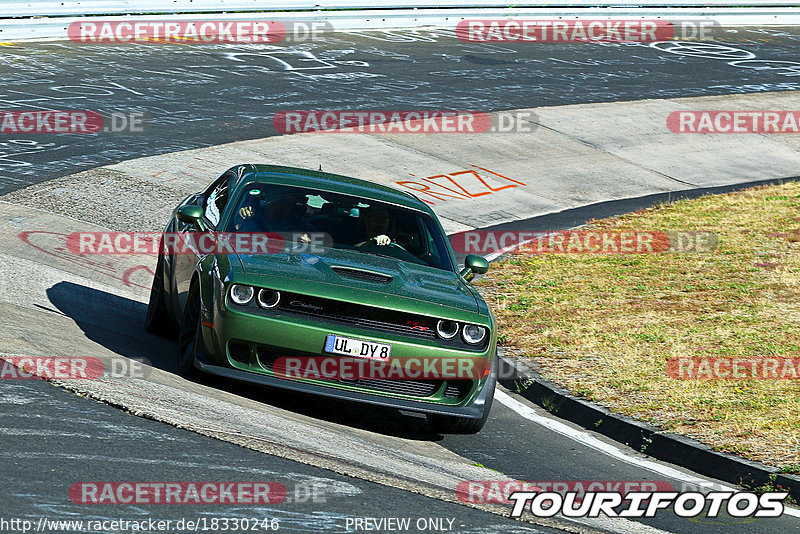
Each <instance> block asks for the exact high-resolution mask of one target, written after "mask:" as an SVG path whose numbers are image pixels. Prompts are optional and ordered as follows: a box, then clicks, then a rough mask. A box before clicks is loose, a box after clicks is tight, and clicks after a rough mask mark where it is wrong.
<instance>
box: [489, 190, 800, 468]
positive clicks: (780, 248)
mask: <svg viewBox="0 0 800 534" xmlns="http://www.w3.org/2000/svg"><path fill="white" fill-rule="evenodd" d="M590 228H591V229H600V230H633V231H648V230H652V231H710V232H714V233H715V234H716V235H717V238H718V246H717V249H716V250H715V251H714V252H710V253H658V254H628V255H619V254H618V255H612V254H606V255H595V254H535V255H531V254H512V255H509V256H508V257H507V258H506V259H504V260H503V261H500V262H498V263H497V264H496V265H494V266H493V268H492V270H491V271H490V272H489V274H488V275H487V276H485V277H483V279H481V280H480V281H478V282H477V286H478V288H479V290H480V291H481V292H482V293H483V295H484V296H485V298H486V299H487V301H488V302H489V303H490V305H491V306H492V308H493V310H494V312H495V314H496V315H497V318H498V321H499V323H500V342H501V344H502V345H503V346H504V347H506V349H507V354H509V355H510V356H513V357H517V358H531V359H533V360H535V363H536V364H537V365H538V367H539V368H540V369H541V372H542V374H543V375H544V376H545V377H546V378H548V379H550V380H552V381H554V382H556V383H558V384H560V385H562V386H564V387H566V388H568V389H570V390H571V391H572V392H573V393H575V394H577V395H580V396H583V397H585V398H587V399H590V400H592V401H596V402H598V403H600V404H603V405H605V406H607V407H609V408H610V409H612V410H614V411H616V412H619V413H624V414H627V415H631V416H634V417H637V418H639V419H641V420H645V421H647V422H649V423H652V424H655V425H658V426H660V427H662V428H664V429H667V430H670V431H673V432H678V433H681V434H685V435H687V436H691V437H693V438H696V439H699V440H701V441H704V442H706V443H708V444H710V445H711V446H713V447H714V448H716V449H717V450H721V451H727V452H733V453H737V454H740V455H742V456H744V457H747V458H750V459H754V460H760V461H763V462H766V463H768V464H772V465H775V466H778V467H781V468H783V469H784V470H785V471H787V472H792V471H793V470H794V469H797V466H798V465H800V381H798V380H676V379H673V378H670V377H669V376H667V374H666V372H665V366H666V361H667V360H668V359H669V358H674V357H704V356H707V357H718V358H719V357H723V358H730V357H755V358H758V357H764V356H777V357H783V358H797V357H800V328H798V326H800V183H797V182H790V183H786V184H783V185H779V186H770V187H758V188H753V189H748V190H746V191H740V192H736V193H730V194H725V195H718V196H705V197H701V198H699V199H694V200H685V201H679V202H676V203H673V204H662V205H660V206H656V207H654V208H650V209H646V210H641V211H638V212H635V213H632V214H628V215H624V216H620V217H613V218H610V219H604V220H601V221H592V222H591V225H590ZM798 472H800V469H798Z"/></svg>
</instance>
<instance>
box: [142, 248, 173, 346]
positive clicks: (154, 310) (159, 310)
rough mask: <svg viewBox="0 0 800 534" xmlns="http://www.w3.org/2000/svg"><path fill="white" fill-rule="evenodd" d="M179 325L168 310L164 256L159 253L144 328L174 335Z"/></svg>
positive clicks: (154, 332) (161, 334)
mask: <svg viewBox="0 0 800 534" xmlns="http://www.w3.org/2000/svg"><path fill="white" fill-rule="evenodd" d="M176 327H177V325H176V324H175V321H173V320H172V318H171V317H170V316H169V312H168V311H167V295H166V293H165V292H164V256H163V255H162V254H159V255H158V261H157V262H156V271H155V273H154V274H153V285H152V286H151V288H150V301H149V302H148V303H147V317H145V321H144V328H145V330H147V331H148V332H150V333H151V334H155V335H157V336H164V337H169V336H174V335H175V329H176Z"/></svg>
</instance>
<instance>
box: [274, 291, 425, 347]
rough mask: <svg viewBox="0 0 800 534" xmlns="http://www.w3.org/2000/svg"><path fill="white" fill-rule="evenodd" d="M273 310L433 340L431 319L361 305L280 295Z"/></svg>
mask: <svg viewBox="0 0 800 534" xmlns="http://www.w3.org/2000/svg"><path fill="white" fill-rule="evenodd" d="M276 309H277V310H279V311H283V312H287V313H293V314H300V315H304V316H308V317H315V318H318V319H325V320H328V321H333V322H336V323H344V324H351V325H354V326H358V327H361V328H369V329H371V330H379V331H381V332H392V333H394V334H402V335H410V336H415V337H422V338H428V339H433V338H436V332H435V330H434V329H435V322H434V320H433V319H430V318H428V317H422V316H419V315H413V314H409V313H405V312H397V311H393V310H384V309H382V308H374V307H372V306H364V305H362V304H353V303H350V302H342V301H338V300H330V299H325V298H320V297H311V296H307V295H297V294H293V293H283V294H282V297H281V302H280V303H279V304H278V306H277V308H276Z"/></svg>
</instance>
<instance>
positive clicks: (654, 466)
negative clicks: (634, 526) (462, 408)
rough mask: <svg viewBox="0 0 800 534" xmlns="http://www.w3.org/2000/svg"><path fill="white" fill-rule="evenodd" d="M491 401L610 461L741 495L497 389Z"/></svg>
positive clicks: (798, 513)
mask: <svg viewBox="0 0 800 534" xmlns="http://www.w3.org/2000/svg"><path fill="white" fill-rule="evenodd" d="M494 398H495V399H496V400H498V401H500V402H501V403H502V404H504V405H505V406H507V407H509V408H511V409H512V410H513V411H515V412H516V413H517V414H519V415H521V416H522V417H524V418H525V419H528V420H529V421H532V422H534V423H536V424H537V425H541V426H543V427H545V428H547V429H548V430H552V431H553V432H556V433H557V434H561V435H562V436H566V437H568V438H570V439H572V440H574V441H577V442H578V443H580V444H582V445H585V446H587V447H590V448H592V449H595V450H597V451H600V452H602V453H603V454H607V455H609V456H611V457H612V458H616V459H617V460H620V461H623V462H625V463H628V464H631V465H634V466H636V467H639V468H641V469H646V470H648V471H651V472H653V473H657V474H659V475H662V476H665V477H667V478H671V479H673V480H679V481H681V482H686V483H687V484H692V485H695V486H699V487H706V488H709V489H715V490H717V491H741V490H740V489H739V488H735V487H732V486H726V485H724V484H719V483H717V482H712V481H710V480H707V479H704V478H699V477H695V476H692V475H690V474H688V473H684V472H683V471H680V470H678V469H675V468H674V467H670V466H668V465H663V464H660V463H658V462H654V461H652V460H648V459H646V458H639V457H637V456H634V455H632V454H630V453H627V452H625V451H623V450H622V449H620V448H619V447H617V446H615V445H612V444H610V443H606V442H604V441H601V440H599V439H598V438H596V437H595V436H592V435H591V434H589V433H587V432H584V431H583V430H578V429H576V428H572V427H571V426H569V425H567V424H565V423H562V422H561V421H557V420H555V419H552V418H550V417H545V416H543V415H539V414H538V413H536V411H535V410H534V409H533V408H531V407H530V406H526V405H525V404H523V403H521V402H520V401H518V400H517V399H514V398H513V397H511V396H510V395H509V394H508V393H506V392H505V391H503V390H501V389H500V388H498V389H497V390H496V391H495V394H494ZM784 514H785V515H790V516H793V517H800V510H797V509H794V508H789V507H786V508H785V509H784Z"/></svg>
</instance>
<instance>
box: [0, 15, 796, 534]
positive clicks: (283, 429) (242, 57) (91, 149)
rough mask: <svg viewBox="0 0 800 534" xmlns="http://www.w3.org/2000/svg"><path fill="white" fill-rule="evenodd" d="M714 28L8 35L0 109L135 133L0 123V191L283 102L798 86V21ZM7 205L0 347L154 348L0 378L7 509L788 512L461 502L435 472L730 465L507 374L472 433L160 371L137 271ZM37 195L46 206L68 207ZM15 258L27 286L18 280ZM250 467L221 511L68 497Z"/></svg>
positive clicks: (240, 123)
mask: <svg viewBox="0 0 800 534" xmlns="http://www.w3.org/2000/svg"><path fill="white" fill-rule="evenodd" d="M719 36H720V38H721V39H722V38H724V40H723V41H721V42H719V43H716V44H714V45H713V46H705V47H698V46H697V45H696V44H692V43H683V44H682V45H681V46H676V43H668V44H663V43H661V44H659V45H652V46H650V45H634V44H626V45H603V46H599V45H598V46H588V45H575V44H573V45H562V44H553V45H545V46H536V47H530V46H519V45H513V44H509V45H503V46H499V45H488V44H467V43H462V42H460V41H458V40H456V39H455V38H453V36H452V35H450V34H449V33H448V32H445V31H440V30H424V31H422V30H419V31H392V32H389V31H384V32H369V33H340V34H336V35H335V36H328V37H326V38H325V39H324V40H321V41H314V42H309V43H303V44H297V45H291V46H289V45H286V46H280V45H277V46H269V45H188V44H186V45H177V44H147V45H114V46H111V45H102V46H101V45H80V44H75V43H58V42H41V43H27V44H23V43H4V44H3V46H0V75H1V76H2V80H3V84H2V86H0V110H2V111H7V110H93V111H98V112H102V113H124V114H127V113H143V114H144V115H143V116H144V131H143V132H139V133H130V132H129V133H104V134H96V135H89V136H86V135H48V134H36V135H12V134H0V193H8V192H12V191H17V190H20V189H22V188H24V187H27V186H30V185H32V184H38V183H41V182H46V181H48V180H52V179H54V178H58V177H62V176H65V175H69V174H72V173H76V172H79V171H83V170H86V169H90V168H94V167H98V166H102V165H107V164H111V163H116V162H121V161H126V160H129V159H131V158H136V157H141V156H151V155H156V154H164V153H169V152H173V151H178V150H184V149H190V148H198V147H205V146H214V145H218V144H222V143H230V142H234V141H241V140H246V139H257V138H263V137H269V136H273V135H277V134H278V132H276V131H275V129H274V128H273V125H272V118H273V116H274V114H275V113H277V112H279V111H285V110H295V109H317V110H321V109H361V110H370V109H373V110H374V109H380V110H407V109H431V110H438V109H447V110H471V111H487V112H491V111H497V110H507V109H520V108H530V107H537V106H559V105H566V104H576V103H589V102H614V101H627V100H641V99H647V98H675V97H683V96H704V95H725V94H738V93H756V92H767V91H789V90H796V89H800V78H798V76H800V60H797V47H798V46H800V32H798V31H796V30H782V29H779V28H770V29H758V28H749V29H741V28H740V29H737V30H720V33H719ZM796 60H797V61H796ZM533 157H535V155H533ZM235 163H240V162H238V161H237V162H231V164H235ZM378 165H391V162H380V163H378ZM798 174H800V172H798ZM214 177H215V176H208V180H209V181H210V180H211V179H213V178H214ZM70 187H72V188H73V190H74V189H79V187H80V184H73V185H72V186H70ZM121 191H122V190H121ZM90 193H91V191H89V192H87V195H88V196H87V198H91V196H90ZM56 194H57V191H56ZM121 194H122V195H125V194H127V193H126V192H125V191H123V192H122V193H121ZM127 198H134V196H133V195H131V196H130V197H127ZM120 200H121V201H122V202H125V201H126V198H125V197H123V198H121V199H120ZM0 203H2V204H4V206H3V207H4V208H8V209H9V210H11V211H9V212H8V213H9V214H8V218H7V220H8V225H7V228H6V229H4V230H2V231H1V232H0V243H2V248H0V253H1V254H2V255H3V261H4V262H5V265H6V269H5V270H6V272H5V273H3V274H2V275H0V287H4V288H6V291H5V292H6V293H7V294H6V295H5V296H4V297H3V298H1V299H0V321H1V322H3V324H6V325H9V324H11V323H12V321H11V320H10V318H11V317H12V316H13V317H14V319H15V320H16V321H17V322H18V323H19V322H22V323H24V324H25V328H21V327H18V326H9V327H8V328H7V329H6V331H5V332H4V333H2V334H0V352H2V353H11V354H17V353H20V352H22V351H24V350H31V351H35V352H37V353H38V352H41V351H63V352H62V354H70V355H71V354H74V353H76V352H78V353H81V354H87V355H88V354H97V355H98V356H100V357H113V356H117V355H121V356H125V357H127V358H133V359H135V358H138V359H144V360H146V361H147V362H149V363H150V365H151V366H152V370H151V371H150V374H149V375H148V376H147V377H146V382H145V383H144V384H145V386H142V385H141V383H139V382H135V381H129V382H126V381H125V380H122V381H120V382H119V383H114V384H111V383H109V384H108V389H107V390H105V391H104V392H103V393H102V394H99V393H97V391H95V392H92V393H91V394H89V393H88V392H87V391H83V390H82V388H81V386H80V385H75V384H64V385H65V386H66V388H67V389H70V390H72V391H75V392H78V393H82V394H84V395H86V396H92V397H95V398H98V399H101V400H104V401H106V404H104V403H99V402H97V401H96V400H92V399H87V398H81V396H78V395H75V394H73V393H72V392H68V391H64V390H63V389H61V388H58V387H55V386H53V385H51V384H48V383H46V382H43V381H24V382H22V381H10V380H0V414H2V415H0V458H2V459H3V460H4V461H3V462H2V464H1V465H0V474H1V475H0V477H1V478H2V480H3V481H4V486H5V487H6V488H7V495H6V498H4V499H3V500H2V501H0V517H4V518H5V517H22V518H29V519H38V518H40V517H42V516H45V517H49V518H51V519H90V518H98V519H113V518H123V519H134V518H146V517H157V518H162V519H173V520H177V519H180V518H191V517H200V516H205V517H209V518H210V517H241V518H244V517H250V516H252V515H256V516H259V517H269V518H273V517H274V518H277V519H278V520H279V521H280V525H281V530H286V531H294V532H326V531H329V532H347V531H348V530H347V528H346V524H347V520H348V519H353V518H358V517H367V516H369V517H410V518H412V521H416V520H417V519H419V518H444V519H447V518H450V519H453V523H452V526H451V527H449V530H450V531H453V532H464V533H471V532H475V533H478V532H489V533H491V532H497V533H504V532H557V531H571V532H623V533H628V532H630V533H639V532H640V533H663V532H680V533H698V534H700V533H717V532H719V533H722V532H725V533H728V532H730V533H772V532H791V531H795V530H797V529H798V528H800V512H798V511H797V509H792V510H790V513H789V514H787V515H785V516H784V517H782V518H779V519H769V520H767V519H758V520H755V519H736V518H731V517H720V518H717V519H709V518H702V517H699V518H695V519H681V518H678V517H677V516H675V515H674V514H673V513H671V511H669V510H665V511H663V512H662V513H659V514H658V516H657V517H655V518H653V519H643V520H638V519H636V520H616V521H602V520H597V521H592V520H585V521H578V522H554V523H548V522H546V521H540V522H534V523H529V522H518V521H512V520H510V519H508V518H506V517H502V515H500V514H502V513H504V511H503V510H500V511H498V510H493V509H490V508H491V507H488V506H487V507H478V509H476V508H473V507H470V506H465V505H461V504H459V503H458V500H457V499H456V498H455V495H454V492H453V491H450V492H449V493H448V491H447V489H448V488H449V489H450V490H452V489H453V481H457V480H470V479H471V480H481V478H477V477H487V478H486V479H494V478H488V477H498V479H507V478H513V479H517V480H529V481H565V480H584V481H590V480H603V481H656V482H662V483H667V484H670V485H671V486H672V487H674V488H675V489H686V488H693V487H706V488H709V487H714V485H719V486H723V487H729V484H727V483H722V482H720V481H717V480H711V479H708V478H707V477H703V476H700V475H697V474H695V473H691V472H689V471H687V470H685V469H681V468H677V467H675V466H672V465H669V464H666V463H663V462H659V461H656V460H653V459H652V458H648V457H647V456H646V455H645V454H642V453H640V452H637V451H634V450H631V449H629V448H626V447H625V446H623V445H620V444H617V443H615V442H612V441H611V440H608V439H606V438H605V437H602V436H600V435H597V434H594V433H592V432H590V431H586V430H583V429H581V428H578V427H576V426H574V425H571V424H568V423H565V422H563V421H561V420H559V419H557V418H555V417H553V416H552V415H551V414H549V413H547V412H546V411H544V410H542V409H540V408H539V407H537V406H534V405H532V404H531V403H528V402H527V401H525V400H524V399H522V398H521V397H519V396H518V395H516V394H514V393H513V392H510V391H507V390H504V389H502V388H499V390H498V396H497V398H496V402H495V404H494V408H493V410H492V415H491V418H490V420H489V422H488V423H487V425H486V427H485V428H484V429H483V430H482V431H481V432H480V433H479V434H477V435H476V436H450V435H448V436H441V435H437V434H432V433H431V432H430V431H429V430H427V428H426V427H425V425H424V424H423V420H421V419H420V417H418V416H416V415H413V414H407V413H403V412H399V411H394V410H384V409H378V408H370V407H363V406H352V405H350V404H347V403H344V402H333V401H325V402H320V401H319V399H309V398H307V397H304V396H302V395H299V394H289V393H285V392H276V391H264V390H263V389H259V388H256V387H251V386H246V385H242V384H239V383H233V382H229V381H226V380H221V379H215V378H209V377H205V378H200V379H197V380H195V381H187V380H184V379H182V378H180V377H178V376H176V375H175V374H174V373H173V371H174V363H173V361H172V358H173V352H174V343H173V342H172V341H170V340H164V339H159V338H155V337H153V336H150V335H149V334H146V333H145V332H144V330H143V328H142V326H141V325H142V323H143V317H144V311H145V309H146V302H147V291H146V289H145V290H143V289H142V288H136V287H125V288H122V287H115V286H112V285H110V284H107V283H104V282H102V280H100V277H98V276H95V275H96V273H95V272H91V271H89V272H87V271H86V270H85V269H84V268H83V267H80V268H79V267H76V266H75V265H68V264H67V263H64V262H60V260H59V262H60V263H58V262H54V263H46V260H42V261H39V260H38V259H37V257H35V256H25V257H23V256H20V258H19V259H18V258H16V256H15V255H14V254H15V251H14V250H12V245H9V243H12V242H16V241H15V240H16V237H15V236H16V233H17V232H19V231H22V230H26V229H33V228H32V227H24V226H19V225H22V224H23V223H24V224H28V222H27V221H28V219H26V217H31V215H30V213H29V212H24V213H23V211H21V210H20V212H19V214H16V212H14V211H13V210H16V209H17V206H16V204H12V203H11V202H10V201H7V200H4V199H2V198H0ZM37 209H38V208H37ZM97 209H98V210H101V209H102V206H101V205H98V206H97ZM40 211H42V215H41V217H42V219H41V220H40V221H39V222H38V224H40V225H44V224H45V223H52V224H56V223H57V224H61V225H66V224H69V223H70V222H74V221H72V219H71V218H70V217H68V216H65V217H60V218H59V214H58V213H56V214H55V215H51V214H50V213H45V212H44V211H43V210H40ZM54 211H55V210H54ZM12 212H13V213H12ZM579 213H580V214H581V216H583V214H584V213H585V212H579ZM4 214H5V212H4ZM4 216H5V215H4ZM590 216H591V214H587V215H586V217H585V218H588V217H590ZM564 217H565V215H564V214H563V213H562V214H559V215H557V216H553V217H552V218H551V219H547V218H546V217H540V218H537V221H536V224H537V225H538V226H537V227H539V228H541V229H545V228H548V227H549V228H560V227H561V226H563V220H564ZM99 219H102V218H101V217H99ZM144 219H146V217H145V216H144V215H142V216H140V218H139V219H137V220H139V221H141V220H144ZM21 221H22V222H21ZM92 222H95V223H97V224H100V223H99V222H97V219H92ZM102 222H103V223H106V224H107V225H108V226H112V227H113V225H114V224H116V225H118V226H120V227H121V226H123V225H124V224H130V223H129V221H119V220H110V221H105V220H103V221H102ZM42 227H43V226H39V227H37V228H42ZM56 231H58V230H56ZM19 246H20V248H21V247H22V245H19ZM15 273H17V274H15ZM19 273H27V274H23V275H21V276H25V277H26V278H27V277H30V278H31V279H34V278H35V279H36V280H37V282H36V284H39V285H37V286H36V287H35V288H33V289H30V290H29V289H26V288H17V287H15V281H14V280H15V278H14V277H15V276H20V274H19ZM32 287H33V286H32ZM29 291H30V292H29ZM43 339H48V343H44V342H43V341H42V340H43ZM54 347H57V348H54ZM48 353H49V352H48ZM109 404H110V405H111V406H110V405H109ZM115 406H116V407H115ZM117 407H119V408H123V409H124V411H123V410H120V409H117ZM126 411H129V412H131V413H132V414H135V415H132V414H130V413H125V412H126ZM136 415H140V416H142V417H136ZM164 423H169V424H164ZM176 427H178V428H176ZM281 445H284V447H283V448H281ZM370 453H374V457H373V456H370ZM441 466H445V467H441ZM466 477H474V478H466ZM259 478H260V479H268V480H274V481H278V482H281V483H283V484H284V485H285V486H286V487H287V488H288V489H289V497H290V498H289V499H287V502H286V503H284V504H280V505H275V506H273V507H269V508H266V507H264V508H247V507H237V508H233V507H218V509H217V508H213V507H211V508H209V507H199V506H192V505H187V506H183V507H175V506H161V507H135V506H117V507H102V506H98V507H87V506H84V505H78V504H75V503H73V502H71V501H70V499H69V497H68V490H69V487H70V486H71V485H72V484H73V483H75V482H78V481H92V480H94V481H102V480H117V481H119V480H151V481H152V480H167V479H171V480H226V481H234V480H253V479H259ZM11 481H14V483H13V484H12V483H11ZM12 486H13V487H12ZM309 487H311V488H318V489H319V488H321V494H322V495H323V496H322V497H321V498H318V499H311V498H308V493H307V491H308V488H309ZM506 511H507V510H506ZM492 512H495V513H492ZM349 531H352V530H349ZM426 531H434V530H426Z"/></svg>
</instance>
